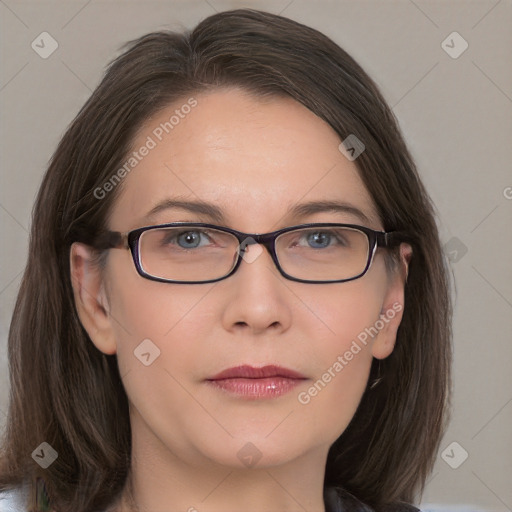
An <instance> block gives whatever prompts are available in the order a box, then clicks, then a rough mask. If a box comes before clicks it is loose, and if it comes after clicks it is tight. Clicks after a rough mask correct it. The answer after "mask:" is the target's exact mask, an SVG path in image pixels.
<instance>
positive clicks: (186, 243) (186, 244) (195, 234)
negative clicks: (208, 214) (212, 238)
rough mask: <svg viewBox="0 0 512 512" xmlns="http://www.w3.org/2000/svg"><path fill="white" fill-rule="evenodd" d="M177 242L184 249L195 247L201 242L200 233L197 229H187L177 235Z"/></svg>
mask: <svg viewBox="0 0 512 512" xmlns="http://www.w3.org/2000/svg"><path fill="white" fill-rule="evenodd" d="M176 238H177V239H178V243H179V245H180V247H183V248H184V249H190V248H195V247H197V246H198V245H199V243H200V242H201V235H200V232H199V231H187V232H185V233H181V234H180V235H177V236H176Z"/></svg>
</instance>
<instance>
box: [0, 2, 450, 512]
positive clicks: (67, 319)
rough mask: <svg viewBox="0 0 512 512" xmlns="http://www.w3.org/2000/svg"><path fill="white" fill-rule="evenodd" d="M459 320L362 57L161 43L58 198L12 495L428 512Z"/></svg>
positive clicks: (208, 30) (421, 201)
mask: <svg viewBox="0 0 512 512" xmlns="http://www.w3.org/2000/svg"><path fill="white" fill-rule="evenodd" d="M450 321H451V304H450V300H449V290H448V278H447V270H446V267H445V262H444V259H443V255H442V251H441V247H440V241H439V235H438V232H437V228H436V223H435V218H434V213H433V206H432V204H431V201H430V199H429V197H428V194H427V193H426V191H425V188H424V186H423V185H422V183H421V181H420V179H419V177H418V174H417V171H416V169H415V165H414V163H413V160H412V158H411V156H410V155H409V152H408V150H407V148H406V146H405V144H404V141H403V139H402V136H401V134H400V132H399V129H398V126H397V123H396V120H395V118H394V116H393V114H392V113H391V111H390V109H389V107H388V106H387V105H386V104H385V102H384V100H383V98H382V96H381V94H380V93H379V91H378V90H377V88H376V86H375V84H374V83H373V82H372V81H371V79H370V78H369V77H368V76H367V75H366V74H365V72H364V71H363V70H362V69H361V68H360V67H359V65H358V64H357V63H356V62H355V61H354V60H353V59H352V58H351V57H350V56H349V55H347V53H346V52H344V51H343V50H342V49H341V48H339V47H338V46H337V45H336V44H334V43H333V42H332V41H331V40H329V39H328V38H327V37H325V36H324V35H322V34H320V33H319V32H317V31H315V30H313V29H311V28H308V27H305V26H304V25H301V24H298V23H296V22H294V21H291V20H289V19H286V18H283V17H280V16H275V15H271V14H268V13H264V12H258V11H254V10H236V11H230V12H223V13H219V14H216V15H214V16H211V17H209V18H207V19H205V20H204V21H203V22H201V23H200V24H199V25H198V26H197V27H196V28H195V29H194V30H193V31H191V32H190V33H187V34H177V33H172V32H158V33H152V34H148V35H146V36H144V37H142V38H140V39H139V40H137V41H134V42H132V43H131V44H130V46H129V48H128V49H127V50H126V51H125V53H124V54H122V55H121V56H120V57H119V58H117V59H116V60H115V61H114V62H113V63H112V65H111V66H110V68H109V69H108V71H107V73H106V75H105V77H104V79H103V81H102V82H101V84H100V85H99V86H98V88H97V89H96V90H95V92H94V93H93V95H92V96H91V98H90V99H89V100H88V101H87V103H86V104H85V106H84V107H83V108H82V110H81V111H80V113H79V114H78V116H77V117H76V119H75V120H74V122H73V123H72V124H71V126H70V127H69V129H68V130H67V132H66V134H65V135H64V137H63V139H62V141H61V143H60V144H59V147H58V148H57V151H56V153H55V155H54V157H53V159H52V161H51V164H50V166H49V169H48V171H47V173H46V175H45V178H44V180H43V183H42V186H41V189H40V191H39V195H38V198H37V202H36V205H35V209H34V216H33V224H32V235H31V241H30V253H29V259H28V264H27V268H26V270H25V274H24V278H23V281H22V285H21V289H20V292H19V296H18V300H17V303H16V307H15V311H14V315H13V320H12V325H11V330H10V335H9V358H10V364H11V385H12V394H11V402H10V408H9V417H8V424H7V431H6V436H5V441H4V445H3V454H2V467H1V471H0V484H1V488H2V489H4V490H5V491H6V492H7V491H9V494H4V497H8V498H9V499H17V500H18V502H19V501H20V500H21V501H22V500H25V499H26V500H28V501H32V505H30V506H31V507H32V508H30V510H35V509H36V508H39V509H41V510H55V511H58V512H61V511H73V512H82V511H83V512H85V511H106V510H109V511H114V510H115V511H122V512H127V511H133V510H141V511H152V512H153V511H163V510H166V511H169V510H172V511H174V510H188V511H195V510H197V511H199V512H203V511H205V512H207V511H216V510H223V511H239V510H244V511H246V512H251V511H271V510H272V511H274V510H280V511H281V510H290V511H292V510H294V511H295V510H311V511H324V510H326V511H329V512H330V511H348V510H350V511H388V512H389V511H400V510H416V509H415V508H414V507H413V506H412V505H408V503H409V504H410V503H412V502H413V501H414V500H416V499H417V498H418V497H419V496H420V495H421V491H422V489H423V486H424V483H425V479H426V477H427V476H428V474H429V472H430V471H431V468H432V464H433V461H434V458H435V455H436V451H437V448H438V444H439V440H440V436H441V435H442V432H443V428H444V425H445V412H446V411H445V409H446V407H445V406H446V403H447V394H448V389H449V369H450V338H451V332H450ZM4 502H5V500H4ZM33 502H39V503H35V504H34V503H33ZM1 503H2V501H0V504H1ZM41 503H42V504H41ZM25 507H26V505H25ZM24 509H25V508H20V510H24ZM0 510H1V509H0Z"/></svg>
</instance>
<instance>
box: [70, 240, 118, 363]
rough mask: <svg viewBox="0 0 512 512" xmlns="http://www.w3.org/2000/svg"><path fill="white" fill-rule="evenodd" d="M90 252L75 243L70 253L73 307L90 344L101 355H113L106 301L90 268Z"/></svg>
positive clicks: (97, 273) (97, 275)
mask: <svg viewBox="0 0 512 512" xmlns="http://www.w3.org/2000/svg"><path fill="white" fill-rule="evenodd" d="M93 256H94V254H93V251H92V249H91V248H90V247H88V246H87V245H85V244H81V243H78V242H75V243H73V244H72V246H71V249H70V254H69V258H70V261H69V263H70V273H71V284H72V287H73V295H74V299H75V306H76V310H77V313H78V316H79V318H80V321H81V322H82V325H83V326H84V329H85V330H86V331H87V333H88V334H89V338H91V340H92V342H93V343H94V345H95V346H96V348H98V350H100V351H101V352H103V353H105V354H115V353H116V348H117V347H116V343H115V337H114V330H113V329H112V323H111V317H110V308H109V304H108V297H107V294H106V291H105V283H104V281H103V278H102V275H101V272H100V269H99V268H98V267H97V265H94V259H93Z"/></svg>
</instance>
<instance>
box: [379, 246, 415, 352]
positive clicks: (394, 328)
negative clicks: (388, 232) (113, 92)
mask: <svg viewBox="0 0 512 512" xmlns="http://www.w3.org/2000/svg"><path fill="white" fill-rule="evenodd" d="M411 257H412V247H411V246H410V245H409V244H406V243H402V244H401V245H400V263H399V269H398V270H397V271H395V272H394V273H393V275H390V276H389V283H388V289H387V291H386V295H385V297H384V301H383V304H382V309H381V312H380V322H382V324H383V327H382V329H379V333H378V335H377V336H376V338H375V340H374V343H373V346H372V354H373V357H375V358H377V359H385V358H386V357H388V356H389V355H390V354H391V352H393V349H394V348H395V343H396V334H397V332H398V328H399V327H400V323H401V322H402V317H403V312H404V287H405V283H406V282H407V274H408V273H409V262H410V261H411Z"/></svg>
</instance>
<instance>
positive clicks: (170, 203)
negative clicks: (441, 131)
mask: <svg viewBox="0 0 512 512" xmlns="http://www.w3.org/2000/svg"><path fill="white" fill-rule="evenodd" d="M169 209H182V210H186V211H189V212H192V213H197V214H202V215H206V216H208V217H210V218H211V219H212V220H214V221H215V222H217V223H219V224H220V223H222V222H224V221H225V218H224V214H223V212H222V209H221V208H219V207H218V206H215V205H213V204H211V203H207V202H204V201H190V200H187V201H185V200H179V199H171V198H169V199H164V200H163V201H161V202H159V203H158V204H157V205H156V206H154V207H153V208H152V209H151V210H150V211H149V212H148V213H147V215H146V218H150V217H153V216H155V215H157V214H158V213H160V212H162V211H165V210H169ZM324 212H334V213H345V214H349V215H353V216H355V217H357V218H358V219H359V220H361V221H362V222H364V223H370V222H371V220H370V218H369V217H368V216H367V215H366V214H365V213H363V212H362V211H361V210H360V209H359V208H357V207H355V206H354V205H351V204H349V203H345V202H341V201H331V200H321V201H310V202H307V203H301V204H297V205H294V206H291V207H289V208H288V210H287V212H286V216H289V217H305V216H308V215H313V214H315V213H324Z"/></svg>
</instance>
